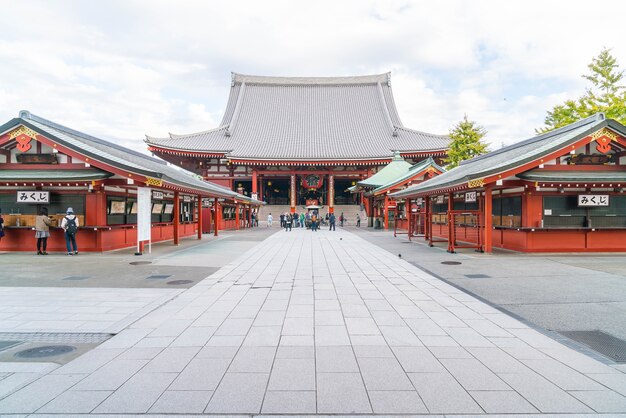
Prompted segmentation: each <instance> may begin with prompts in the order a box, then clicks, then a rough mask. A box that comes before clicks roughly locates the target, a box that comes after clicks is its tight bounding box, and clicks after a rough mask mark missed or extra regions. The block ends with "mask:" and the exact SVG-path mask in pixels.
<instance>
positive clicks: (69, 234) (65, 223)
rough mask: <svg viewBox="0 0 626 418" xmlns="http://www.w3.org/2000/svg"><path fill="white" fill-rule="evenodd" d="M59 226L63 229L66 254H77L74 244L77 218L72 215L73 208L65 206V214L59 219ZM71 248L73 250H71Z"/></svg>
mask: <svg viewBox="0 0 626 418" xmlns="http://www.w3.org/2000/svg"><path fill="white" fill-rule="evenodd" d="M61 228H62V229H63V230H64V231H65V246H66V247H67V255H78V247H77V246H76V232H78V218H77V217H76V215H74V209H72V208H67V211H66V215H65V216H64V217H63V220H62V221H61ZM70 244H71V245H70ZM72 249H73V250H74V252H72Z"/></svg>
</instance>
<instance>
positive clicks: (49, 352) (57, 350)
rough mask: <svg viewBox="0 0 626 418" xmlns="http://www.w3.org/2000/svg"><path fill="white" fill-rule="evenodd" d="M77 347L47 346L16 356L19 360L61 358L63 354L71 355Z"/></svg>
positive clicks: (24, 351) (31, 349) (19, 352)
mask: <svg viewBox="0 0 626 418" xmlns="http://www.w3.org/2000/svg"><path fill="white" fill-rule="evenodd" d="M75 350H76V347H73V346H71V345H46V346H43V347H35V348H29V349H28V350H23V351H18V352H17V353H15V354H14V356H15V357H19V358H42V357H52V356H59V355H61V354H67V353H71V352H72V351H75Z"/></svg>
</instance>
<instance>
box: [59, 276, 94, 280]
mask: <svg viewBox="0 0 626 418" xmlns="http://www.w3.org/2000/svg"><path fill="white" fill-rule="evenodd" d="M88 278H89V277H88V276H69V277H65V278H63V280H87V279H88Z"/></svg>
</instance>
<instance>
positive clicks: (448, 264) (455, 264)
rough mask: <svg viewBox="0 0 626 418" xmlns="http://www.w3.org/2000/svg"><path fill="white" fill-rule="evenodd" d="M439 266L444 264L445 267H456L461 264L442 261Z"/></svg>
mask: <svg viewBox="0 0 626 418" xmlns="http://www.w3.org/2000/svg"><path fill="white" fill-rule="evenodd" d="M441 264H445V265H446V266H458V265H459V264H461V262H460V261H442V262H441Z"/></svg>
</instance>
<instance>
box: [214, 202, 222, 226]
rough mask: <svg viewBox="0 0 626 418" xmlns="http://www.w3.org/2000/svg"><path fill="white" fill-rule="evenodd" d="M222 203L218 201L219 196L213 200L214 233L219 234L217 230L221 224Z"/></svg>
mask: <svg viewBox="0 0 626 418" xmlns="http://www.w3.org/2000/svg"><path fill="white" fill-rule="evenodd" d="M220 218H221V216H220V204H219V202H218V201H217V197H216V198H215V199H214V200H213V235H215V236H217V231H218V230H219V225H220Z"/></svg>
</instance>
